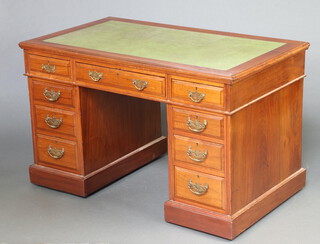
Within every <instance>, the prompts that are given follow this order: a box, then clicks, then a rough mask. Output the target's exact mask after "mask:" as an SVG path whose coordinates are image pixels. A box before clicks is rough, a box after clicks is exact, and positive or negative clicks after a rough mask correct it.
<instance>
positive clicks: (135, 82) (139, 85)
mask: <svg viewBox="0 0 320 244" xmlns="http://www.w3.org/2000/svg"><path fill="white" fill-rule="evenodd" d="M132 84H133V85H134V87H135V88H137V90H138V91H142V90H143V89H145V88H147V87H148V81H144V80H141V79H138V80H136V79H132Z"/></svg>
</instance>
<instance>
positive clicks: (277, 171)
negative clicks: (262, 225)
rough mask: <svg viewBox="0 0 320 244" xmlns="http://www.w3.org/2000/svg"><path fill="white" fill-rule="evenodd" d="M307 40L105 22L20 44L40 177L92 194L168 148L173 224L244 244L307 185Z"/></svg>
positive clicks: (168, 207)
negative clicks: (163, 116) (163, 107)
mask: <svg viewBox="0 0 320 244" xmlns="http://www.w3.org/2000/svg"><path fill="white" fill-rule="evenodd" d="M308 46H309V44H308V43H306V42H298V41H289V40H281V39H274V38H265V37H256V36H248V35H240V34H233V33H224V32H217V31H209V30H200V29H193V28H186V27H177V26H169V25H161V24H155V23H147V22H140V21H133V20H126V19H118V18H106V19H103V20H99V21H96V22H92V23H89V24H86V25H82V26H79V27H75V28H71V29H68V30H64V31H61V32H57V33H54V34H51V35H47V36H43V37H40V38H36V39H32V40H29V41H25V42H22V43H20V47H21V48H23V49H24V53H25V67H26V76H28V81H29V91H30V104H31V117H32V130H33V142H34V156H35V162H34V164H33V165H31V166H30V180H31V182H32V183H34V184H38V185H42V186H46V187H49V188H53V189H57V190H60V191H65V192H69V193H72V194H76V195H79V196H87V195H89V194H91V193H93V192H94V191H96V190H98V189H99V188H101V187H104V186H105V185H107V184H109V183H111V182H112V181H114V180H116V179H118V178H120V177H122V176H124V175H126V174H128V173H130V172H131V171H133V170H135V169H137V168H139V167H141V166H142V165H144V164H146V163H148V162H150V161H152V160H154V159H155V158H157V157H159V156H160V155H161V154H163V153H165V152H166V150H167V141H166V138H165V137H163V136H162V135H161V124H160V102H163V103H166V104H167V120H168V157H169V162H168V168H169V192H170V196H169V200H168V201H167V202H166V203H165V219H166V221H168V222H171V223H175V224H178V225H182V226H186V227H190V228H194V229H197V230H201V231H204V232H208V233H211V234H215V235H218V236H221V237H224V238H228V239H233V238H234V237H236V236H237V235H239V234H240V233H241V232H242V231H244V230H245V229H246V228H248V227H249V226H251V225H252V224H253V223H255V222H256V221H258V220H259V219H260V218H262V217H263V216H264V215H266V214H267V213H268V212H270V211H271V210H272V209H274V208H275V207H277V206H278V205H279V204H281V203H282V202H283V201H285V200H286V199H288V198H289V197H290V196H292V195H293V194H295V193H296V192H297V191H299V190H300V189H301V188H302V187H303V186H304V185H305V177H306V173H305V170H304V169H302V168H301V119H302V86H303V78H304V76H305V75H304V59H305V50H306V49H307V48H308Z"/></svg>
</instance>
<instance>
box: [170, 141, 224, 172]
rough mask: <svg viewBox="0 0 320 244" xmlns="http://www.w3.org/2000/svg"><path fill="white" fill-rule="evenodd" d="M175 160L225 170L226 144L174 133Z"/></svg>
mask: <svg viewBox="0 0 320 244" xmlns="http://www.w3.org/2000/svg"><path fill="white" fill-rule="evenodd" d="M173 147H174V149H173V150H174V160H175V161H181V162H184V163H188V164H194V165H196V166H201V167H206V168H209V169H213V170H216V171H223V166H224V160H223V159H224V146H223V145H221V144H217V143H212V142H208V141H203V140H196V139H192V138H189V137H183V136H178V135H174V137H173Z"/></svg>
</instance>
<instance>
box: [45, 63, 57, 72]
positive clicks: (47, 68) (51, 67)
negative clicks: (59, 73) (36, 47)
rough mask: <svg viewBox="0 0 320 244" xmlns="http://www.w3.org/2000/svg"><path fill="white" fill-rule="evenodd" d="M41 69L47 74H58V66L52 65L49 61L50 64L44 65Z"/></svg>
mask: <svg viewBox="0 0 320 244" xmlns="http://www.w3.org/2000/svg"><path fill="white" fill-rule="evenodd" d="M41 68H42V70H44V71H46V72H47V73H54V72H56V66H55V65H50V62H49V61H48V64H42V65H41Z"/></svg>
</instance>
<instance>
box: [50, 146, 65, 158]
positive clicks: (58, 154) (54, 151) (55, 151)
mask: <svg viewBox="0 0 320 244" xmlns="http://www.w3.org/2000/svg"><path fill="white" fill-rule="evenodd" d="M48 154H49V155H50V157H52V158H55V159H59V158H62V157H63V154H64V148H62V149H61V150H59V149H57V148H56V147H55V148H52V146H51V145H49V146H48Z"/></svg>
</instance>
